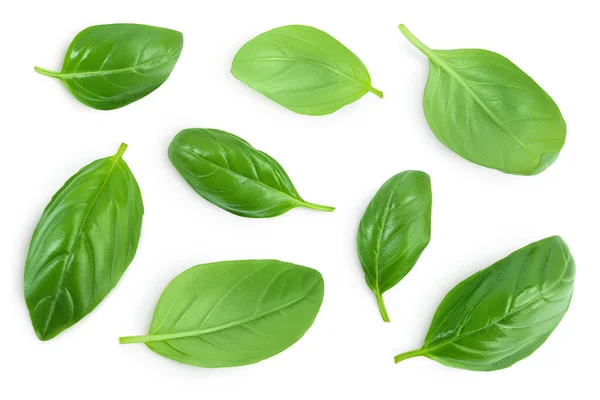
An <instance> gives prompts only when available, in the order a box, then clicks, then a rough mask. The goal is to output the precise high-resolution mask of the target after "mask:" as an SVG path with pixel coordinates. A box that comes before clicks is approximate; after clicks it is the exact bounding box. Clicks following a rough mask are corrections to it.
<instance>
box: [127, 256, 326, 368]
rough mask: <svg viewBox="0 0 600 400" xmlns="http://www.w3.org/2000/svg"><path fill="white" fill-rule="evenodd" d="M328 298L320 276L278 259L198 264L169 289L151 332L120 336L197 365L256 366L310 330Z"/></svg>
mask: <svg viewBox="0 0 600 400" xmlns="http://www.w3.org/2000/svg"><path fill="white" fill-rule="evenodd" d="M322 301H323V278H322V277H321V274H320V273H319V272H318V271H315V270H314V269H310V268H307V267H302V266H299V265H294V264H290V263H286V262H282V261H276V260H245V261H223V262H217V263H212V264H204V265H196V266H195V267H192V268H190V269H188V270H187V271H184V272H183V273H182V274H180V275H179V276H177V277H176V278H175V279H173V281H171V283H169V285H167V287H166V289H165V291H164V292H163V294H162V296H161V297H160V299H159V300H158V304H157V305H156V310H155V311H154V317H153V318H152V325H151V326H150V332H149V333H148V335H145V336H129V337H122V338H120V343H122V344H127V343H145V344H146V345H147V346H148V348H150V350H152V351H154V352H155V353H158V354H160V355H161V356H164V357H167V358H170V359H172V360H175V361H179V362H181V363H184V364H190V365H196V366H199V367H206V368H216V367H233V366H240V365H247V364H253V363H256V362H259V361H262V360H264V359H266V358H269V357H272V356H274V355H275V354H277V353H280V352H282V351H283V350H285V349H287V348H288V347H290V346H291V345H292V344H294V343H295V342H297V341H298V340H299V339H300V338H301V337H302V336H303V335H304V333H306V331H307V330H308V328H310V326H311V325H312V323H313V321H314V320H315V318H316V316H317V313H318V312H319V308H320V307H321V303H322Z"/></svg>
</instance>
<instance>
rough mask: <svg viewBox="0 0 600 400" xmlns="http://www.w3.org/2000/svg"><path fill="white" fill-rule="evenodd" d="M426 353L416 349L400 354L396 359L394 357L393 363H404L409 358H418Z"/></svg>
mask: <svg viewBox="0 0 600 400" xmlns="http://www.w3.org/2000/svg"><path fill="white" fill-rule="evenodd" d="M425 353H426V351H425V350H423V349H416V350H412V351H407V352H406V353H400V354H398V355H397V356H396V357H394V362H395V363H396V364H398V363H399V362H400V361H404V360H406V359H409V358H413V357H418V356H423V355H425Z"/></svg>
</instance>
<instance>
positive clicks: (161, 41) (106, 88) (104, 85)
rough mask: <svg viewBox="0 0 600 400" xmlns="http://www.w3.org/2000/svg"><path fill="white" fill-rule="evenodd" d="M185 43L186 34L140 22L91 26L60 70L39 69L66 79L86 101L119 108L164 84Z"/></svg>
mask: <svg viewBox="0 0 600 400" xmlns="http://www.w3.org/2000/svg"><path fill="white" fill-rule="evenodd" d="M182 48H183V35H182V34H181V33H180V32H177V31H173V30H170V29H165V28H158V27H154V26H147V25H136V24H112V25H98V26H91V27H89V28H86V29H84V30H83V31H81V32H80V33H79V34H78V35H77V36H75V39H73V42H71V45H70V46H69V49H68V50H67V54H66V55H65V59H64V62H63V67H62V70H61V71H60V72H52V71H48V70H46V69H43V68H39V67H35V70H36V71H37V72H39V73H41V74H43V75H47V76H51V77H54V78H58V79H60V80H61V81H62V82H63V83H64V84H65V86H66V87H67V89H69V91H70V92H71V93H72V94H73V96H75V97H76V98H77V100H79V101H80V102H82V103H83V104H85V105H87V106H89V107H92V108H96V109H98V110H113V109H115V108H120V107H123V106H126V105H127V104H130V103H133V102H134V101H137V100H139V99H141V98H142V97H144V96H146V95H148V94H150V93H151V92H153V91H154V90H156V89H157V88H158V87H159V86H160V85H162V84H163V83H164V82H165V81H166V80H167V78H168V77H169V75H170V74H171V71H172V70H173V68H174V67H175V63H177V59H178V58H179V54H180V53H181V49H182Z"/></svg>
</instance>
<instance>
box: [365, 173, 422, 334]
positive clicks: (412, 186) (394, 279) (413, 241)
mask: <svg viewBox="0 0 600 400" xmlns="http://www.w3.org/2000/svg"><path fill="white" fill-rule="evenodd" d="M430 237H431V181H430V179H429V175H427V174H426V173H425V172H421V171H404V172H401V173H399V174H397V175H394V176H393V177H391V178H390V179H388V180H387V181H386V182H385V183H384V184H383V186H381V188H380V189H379V190H378V191H377V193H376V194H375V197H373V199H372V200H371V202H370V203H369V206H368V207H367V210H366V211H365V214H364V215H363V217H362V219H361V221H360V225H359V228H358V234H357V240H356V242H357V250H358V258H359V259H360V264H361V265H362V268H363V270H364V271H365V279H366V281H367V285H369V288H370V289H371V290H372V291H373V293H374V294H375V298H376V299H377V304H378V305H379V311H380V313H381V317H382V318H383V320H384V321H385V322H389V321H390V318H389V316H388V313H387V310H386V308H385V304H384V302H383V297H382V295H383V293H385V292H386V291H387V290H389V289H391V288H392V287H394V286H395V285H396V284H397V283H398V282H400V281H401V280H402V278H404V277H405V276H406V274H408V273H409V272H410V270H411V269H412V268H413V267H414V266H415V264H416V262H417V260H418V259H419V256H420V255H421V253H422V252H423V250H425V247H427V245H428V244H429V239H430Z"/></svg>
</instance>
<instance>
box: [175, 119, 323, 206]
mask: <svg viewBox="0 0 600 400" xmlns="http://www.w3.org/2000/svg"><path fill="white" fill-rule="evenodd" d="M169 159H170V160H171V163H172V164H173V165H174V166H175V168H176V169H177V171H179V173H180V174H181V176H182V177H183V178H184V179H185V180H186V181H187V183H189V184H190V186H191V187H192V188H193V189H194V190H195V191H196V192H197V193H198V194H199V195H200V196H202V197H204V198H205V199H206V200H208V201H210V202H211V203H213V204H214V205H216V206H219V207H221V208H222V209H224V210H227V211H229V212H230V213H233V214H236V215H239V216H242V217H250V218H268V217H275V216H277V215H281V214H283V213H285V212H287V211H289V210H291V209H292V208H295V207H307V208H312V209H315V210H321V211H333V210H334V208H333V207H328V206H321V205H318V204H313V203H309V202H307V201H304V200H303V199H302V197H300V195H299V194H298V192H297V191H296V188H294V185H293V184H292V181H290V178H289V177H288V176H287V174H286V173H285V170H284V169H283V168H282V167H281V165H279V163H278V162H277V161H275V160H274V159H273V158H271V157H270V156H269V155H268V154H265V153H263V152H262V151H259V150H257V149H255V148H254V147H252V146H251V145H250V144H249V143H248V142H246V141H245V140H243V139H241V138H239V137H237V136H235V135H232V134H231V133H227V132H224V131H220V130H217V129H185V130H183V131H181V132H179V133H178V134H177V135H176V136H175V138H174V139H173V141H172V142H171V145H170V146H169Z"/></svg>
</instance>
